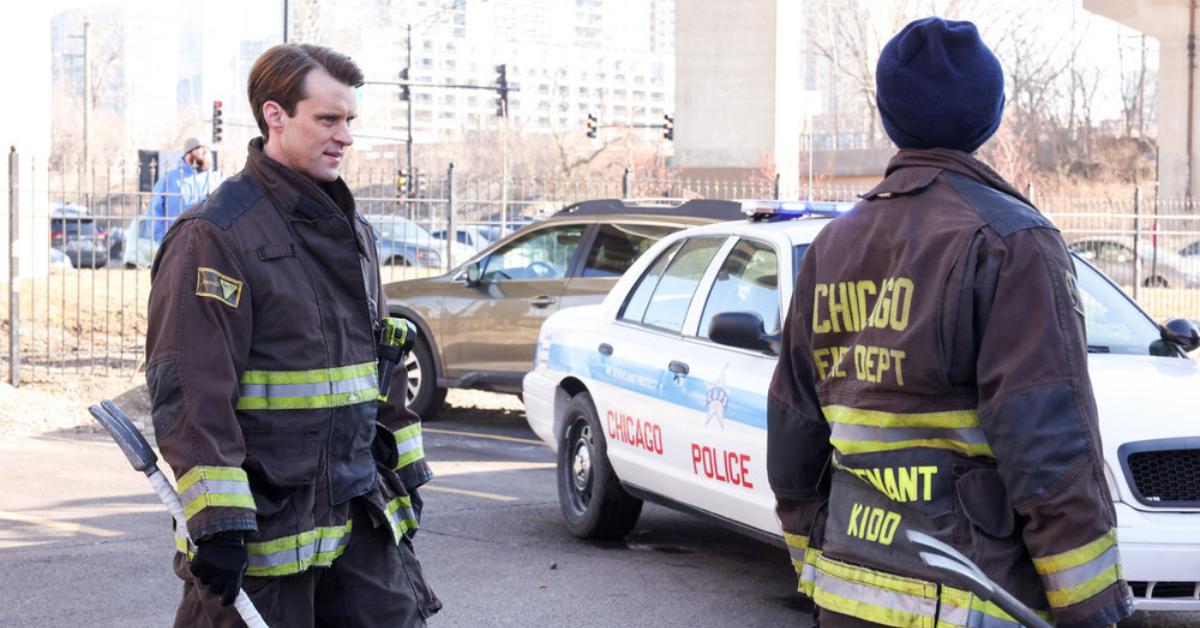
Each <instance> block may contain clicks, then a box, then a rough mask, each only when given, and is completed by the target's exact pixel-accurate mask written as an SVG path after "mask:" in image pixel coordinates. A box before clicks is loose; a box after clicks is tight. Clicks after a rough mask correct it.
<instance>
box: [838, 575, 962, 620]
mask: <svg viewBox="0 0 1200 628" xmlns="http://www.w3.org/2000/svg"><path fill="white" fill-rule="evenodd" d="M816 589H817V591H819V592H820V591H823V592H826V593H832V594H833V595H836V596H838V597H842V598H845V599H847V600H851V601H854V602H862V603H865V604H870V605H872V606H879V607H882V608H887V609H891V610H895V611H900V612H902V613H911V614H915V615H921V616H924V617H929V618H930V619H932V618H934V617H937V607H938V601H937V600H936V599H933V598H923V597H918V596H916V595H908V594H905V593H900V592H898V591H889V590H887V589H883V588H880V587H874V586H870V585H866V584H859V583H857V582H851V581H849V580H843V579H841V578H838V577H837V576H834V575H832V574H828V573H825V572H824V571H821V570H817V573H816ZM818 603H820V601H819V600H818ZM830 610H834V611H835V612H836V610H837V609H830Z"/></svg>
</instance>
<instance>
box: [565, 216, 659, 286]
mask: <svg viewBox="0 0 1200 628" xmlns="http://www.w3.org/2000/svg"><path fill="white" fill-rule="evenodd" d="M676 230H677V228H676V227H667V226H663V225H637V224H633V225H601V226H600V229H599V231H597V232H596V240H595V242H593V243H592V248H591V250H590V251H588V257H587V262H586V263H584V266H583V276H584V277H618V276H620V275H623V274H625V271H626V270H629V267H630V266H632V265H633V262H634V260H636V259H637V258H638V257H639V256H641V254H642V253H644V252H645V251H646V249H648V248H650V247H651V246H652V245H653V244H654V243H655V242H658V241H659V240H660V239H662V237H663V236H665V235H667V234H669V233H674V232H675V231H676Z"/></svg>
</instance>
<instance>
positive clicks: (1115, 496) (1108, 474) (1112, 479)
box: [1104, 462, 1121, 504]
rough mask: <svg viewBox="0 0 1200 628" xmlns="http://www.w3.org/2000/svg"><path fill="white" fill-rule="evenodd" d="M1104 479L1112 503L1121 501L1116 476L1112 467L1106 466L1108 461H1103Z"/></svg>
mask: <svg viewBox="0 0 1200 628" xmlns="http://www.w3.org/2000/svg"><path fill="white" fill-rule="evenodd" d="M1104 481H1105V482H1107V483H1108V492H1109V494H1110V495H1112V500H1113V502H1114V503H1117V504H1119V503H1121V491H1120V490H1118V489H1117V478H1116V476H1115V475H1113V472H1112V469H1110V468H1109V467H1108V463H1107V462H1106V463H1104Z"/></svg>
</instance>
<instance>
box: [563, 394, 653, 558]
mask: <svg viewBox="0 0 1200 628" xmlns="http://www.w3.org/2000/svg"><path fill="white" fill-rule="evenodd" d="M558 503H559V506H561V507H562V513H563V518H564V519H566V522H567V529H568V530H570V531H571V534H574V535H575V536H577V537H579V538H581V539H620V538H623V537H624V536H625V535H627V534H629V532H630V531H631V530H633V527H634V526H635V525H637V520H638V517H639V516H641V514H642V500H640V499H637V498H636V497H633V496H632V495H630V494H629V493H626V492H625V489H623V488H621V483H620V482H618V481H617V476H616V474H615V473H613V470H612V466H610V465H609V463H608V446H607V443H606V442H605V441H604V432H603V431H602V430H601V428H600V419H599V417H598V416H597V415H596V407H595V405H593V404H592V397H591V395H589V394H587V393H580V394H578V395H575V396H574V397H572V398H571V401H570V403H569V404H568V405H567V419H566V427H565V429H564V430H563V435H562V440H560V441H559V443H558Z"/></svg>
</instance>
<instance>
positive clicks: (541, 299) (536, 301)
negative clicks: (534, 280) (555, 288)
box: [529, 296, 558, 307]
mask: <svg viewBox="0 0 1200 628" xmlns="http://www.w3.org/2000/svg"><path fill="white" fill-rule="evenodd" d="M557 302H558V299H555V298H554V297H548V296H538V297H533V298H532V299H530V300H529V304H530V305H532V306H533V307H549V306H551V305H554V304H555V303H557Z"/></svg>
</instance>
